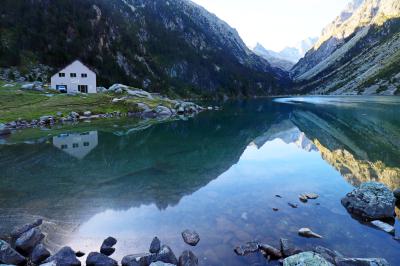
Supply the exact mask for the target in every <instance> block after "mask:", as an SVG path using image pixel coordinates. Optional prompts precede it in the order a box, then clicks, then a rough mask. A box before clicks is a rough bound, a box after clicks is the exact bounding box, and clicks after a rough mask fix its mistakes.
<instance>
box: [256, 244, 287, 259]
mask: <svg viewBox="0 0 400 266" xmlns="http://www.w3.org/2000/svg"><path fill="white" fill-rule="evenodd" d="M258 248H259V249H260V250H261V251H262V252H264V254H265V255H266V256H269V257H271V259H280V258H282V252H281V251H280V250H279V249H277V248H274V247H273V246H270V245H267V244H259V245H258Z"/></svg>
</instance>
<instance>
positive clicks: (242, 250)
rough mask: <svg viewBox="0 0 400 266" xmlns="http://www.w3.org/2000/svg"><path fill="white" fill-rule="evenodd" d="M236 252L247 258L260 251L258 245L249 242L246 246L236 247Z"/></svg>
mask: <svg viewBox="0 0 400 266" xmlns="http://www.w3.org/2000/svg"><path fill="white" fill-rule="evenodd" d="M234 251H235V253H236V254H237V255H239V256H246V255H248V254H250V253H255V252H257V251H258V243H257V242H248V243H246V244H245V245H242V246H238V247H236V248H235V249H234Z"/></svg>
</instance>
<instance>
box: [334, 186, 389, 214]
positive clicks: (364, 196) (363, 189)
mask: <svg viewBox="0 0 400 266" xmlns="http://www.w3.org/2000/svg"><path fill="white" fill-rule="evenodd" d="M342 204H343V206H344V207H345V208H346V209H347V211H348V212H350V213H351V214H354V215H356V216H360V217H362V218H366V219H371V220H378V219H384V218H389V217H390V218H392V217H393V216H394V208H395V197H394V196H393V192H392V191H390V190H389V189H388V188H387V187H386V186H385V185H384V184H382V183H377V182H369V183H363V184H361V186H360V187H359V188H357V189H355V190H353V191H352V192H350V193H348V194H347V195H346V196H345V197H344V198H343V199H342Z"/></svg>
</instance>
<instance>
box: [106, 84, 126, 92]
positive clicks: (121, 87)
mask: <svg viewBox="0 0 400 266" xmlns="http://www.w3.org/2000/svg"><path fill="white" fill-rule="evenodd" d="M128 88H129V87H128V86H126V85H123V84H114V85H112V86H111V87H109V88H108V91H109V92H115V91H117V90H122V91H125V90H127V89H128Z"/></svg>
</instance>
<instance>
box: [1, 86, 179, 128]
mask: <svg viewBox="0 0 400 266" xmlns="http://www.w3.org/2000/svg"><path fill="white" fill-rule="evenodd" d="M4 84H5V83H4V82H0V122H1V123H4V122H10V121H14V120H17V119H20V118H21V119H26V120H32V119H38V118H40V117H41V116H44V115H56V114H57V112H62V113H63V115H67V114H68V113H70V112H72V111H75V112H78V113H83V112H85V111H91V112H92V113H93V114H105V113H110V112H114V111H119V112H122V113H126V112H128V111H138V107H137V103H139V102H142V103H146V104H147V105H149V106H150V107H151V108H154V107H157V106H158V105H160V104H162V105H165V106H167V107H171V103H170V102H167V101H164V100H162V99H159V98H157V99H154V100H150V99H143V98H130V99H128V100H126V101H122V102H119V103H112V100H113V99H114V98H115V97H122V96H121V95H114V94H109V93H101V94H87V95H74V96H72V95H66V94H59V93H56V92H54V91H46V92H36V91H26V90H20V89H19V88H20V86H19V85H18V84H15V86H14V87H3V85H4ZM46 94H47V95H50V94H51V95H53V96H51V97H50V96H46Z"/></svg>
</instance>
